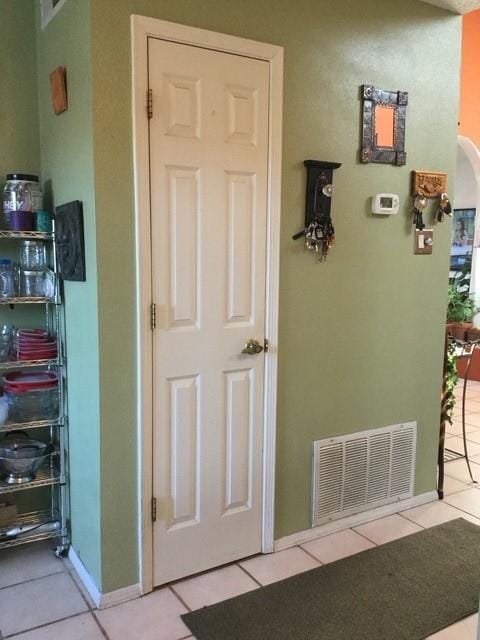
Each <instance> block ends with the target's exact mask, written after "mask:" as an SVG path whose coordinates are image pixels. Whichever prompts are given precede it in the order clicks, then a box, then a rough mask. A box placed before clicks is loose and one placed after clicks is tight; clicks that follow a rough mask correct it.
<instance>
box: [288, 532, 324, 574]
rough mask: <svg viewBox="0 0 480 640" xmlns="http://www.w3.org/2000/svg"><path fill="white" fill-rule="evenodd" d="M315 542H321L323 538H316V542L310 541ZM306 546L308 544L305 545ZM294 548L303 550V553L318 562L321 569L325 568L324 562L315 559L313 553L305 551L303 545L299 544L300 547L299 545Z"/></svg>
mask: <svg viewBox="0 0 480 640" xmlns="http://www.w3.org/2000/svg"><path fill="white" fill-rule="evenodd" d="M315 540H321V538H314V540H309V542H314V541H315ZM304 544H306V543H304ZM294 548H297V549H301V550H302V551H303V553H306V554H307V556H310V558H313V560H315V562H318V564H319V566H320V567H323V562H322V561H321V560H320V559H319V558H317V557H315V556H314V555H313V553H310V551H308V550H307V549H305V548H304V547H302V545H301V544H298V545H297V546H296V547H294Z"/></svg>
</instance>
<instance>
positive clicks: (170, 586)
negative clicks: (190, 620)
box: [167, 584, 193, 638]
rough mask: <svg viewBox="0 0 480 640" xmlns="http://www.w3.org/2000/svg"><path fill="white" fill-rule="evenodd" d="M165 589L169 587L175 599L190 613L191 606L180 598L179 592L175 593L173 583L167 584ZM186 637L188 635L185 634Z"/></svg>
mask: <svg viewBox="0 0 480 640" xmlns="http://www.w3.org/2000/svg"><path fill="white" fill-rule="evenodd" d="M167 589H170V591H171V592H172V593H173V595H174V596H175V597H176V598H177V600H178V601H179V602H180V603H181V604H182V605H183V606H184V607H185V609H186V610H187V611H189V612H190V613H192V611H193V609H191V608H190V607H189V606H188V604H187V603H186V602H185V600H184V599H183V598H182V596H181V595H180V594H179V593H177V592H176V591H175V587H174V585H171V584H169V585H168V586H167ZM187 638H188V636H187Z"/></svg>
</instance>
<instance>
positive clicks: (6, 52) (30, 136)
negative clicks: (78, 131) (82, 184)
mask: <svg viewBox="0 0 480 640" xmlns="http://www.w3.org/2000/svg"><path fill="white" fill-rule="evenodd" d="M33 3H34V0H0V189H3V185H4V178H5V174H6V173H7V172H12V171H29V172H31V173H37V174H38V173H39V171H40V144H39V133H38V105H37V68H36V64H37V58H36V51H35V47H34V46H32V44H33V43H34V42H35V14H34V11H33Z"/></svg>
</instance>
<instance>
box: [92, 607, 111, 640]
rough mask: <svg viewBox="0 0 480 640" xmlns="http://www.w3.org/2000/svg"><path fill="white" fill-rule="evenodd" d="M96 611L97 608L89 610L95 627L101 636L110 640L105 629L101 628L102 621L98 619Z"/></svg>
mask: <svg viewBox="0 0 480 640" xmlns="http://www.w3.org/2000/svg"><path fill="white" fill-rule="evenodd" d="M97 611H98V609H92V610H91V614H92V618H93V619H94V620H95V622H96V623H97V627H98V628H99V629H100V633H101V634H102V636H103V637H104V638H106V640H110V637H109V635H108V633H107V632H106V631H105V629H104V628H103V625H102V623H101V622H100V620H99V619H98V616H97Z"/></svg>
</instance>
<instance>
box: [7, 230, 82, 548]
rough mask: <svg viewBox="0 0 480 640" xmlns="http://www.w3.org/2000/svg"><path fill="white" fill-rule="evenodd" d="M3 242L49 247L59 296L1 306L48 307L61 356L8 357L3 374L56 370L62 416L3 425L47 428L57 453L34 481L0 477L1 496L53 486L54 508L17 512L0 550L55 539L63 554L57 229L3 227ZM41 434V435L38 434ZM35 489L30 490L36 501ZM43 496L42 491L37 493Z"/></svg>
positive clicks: (64, 432)
mask: <svg viewBox="0 0 480 640" xmlns="http://www.w3.org/2000/svg"><path fill="white" fill-rule="evenodd" d="M2 240H14V241H20V240H42V241H44V242H46V243H47V244H48V245H49V247H50V256H51V263H52V268H53V269H52V270H53V272H54V274H55V294H54V296H53V297H52V298H42V297H38V298H25V297H12V298H0V317H1V313H2V311H1V305H4V306H5V305H10V307H11V308H14V306H15V305H17V304H21V305H24V304H34V305H44V307H45V328H46V329H47V330H48V332H49V334H50V335H55V336H56V337H57V353H58V357H57V358H53V359H45V360H25V361H22V360H10V361H7V362H0V377H1V376H2V375H4V374H5V373H6V372H8V371H22V370H24V369H27V370H28V369H38V368H41V369H44V370H52V369H53V370H55V371H57V372H58V378H59V407H60V413H59V416H58V417H57V418H55V419H52V418H51V417H50V418H49V419H45V420H34V421H25V422H6V423H4V424H2V425H0V439H1V438H2V437H3V434H6V433H8V432H9V431H14V430H21V431H32V430H44V431H48V434H49V439H50V441H52V442H54V443H55V447H56V451H55V452H54V453H53V454H51V455H50V456H49V457H48V458H47V460H46V462H45V464H44V465H42V467H41V468H40V469H39V470H38V471H37V473H36V475H35V478H34V479H33V480H32V481H30V482H25V483H21V484H7V483H6V482H5V481H4V479H2V478H1V477H0V497H1V496H2V495H3V494H16V493H17V492H26V491H33V490H35V489H38V488H40V487H46V488H47V489H49V503H50V507H49V508H45V502H42V508H40V509H37V510H36V511H31V512H30V513H23V514H19V515H18V517H17V519H16V520H15V521H14V522H9V523H8V524H2V525H0V549H5V548H9V547H14V546H17V545H20V544H27V543H29V542H37V541H39V540H55V543H56V554H57V555H62V554H63V553H64V552H65V551H66V550H67V549H68V546H69V534H68V528H67V506H68V493H67V491H68V487H67V482H66V478H67V473H68V471H67V453H66V452H67V432H68V430H67V418H66V414H65V393H64V388H65V375H66V373H65V372H66V367H65V364H66V358H65V353H64V339H63V336H64V317H63V309H62V307H61V296H60V285H59V278H58V265H57V256H56V251H55V228H53V230H52V233H43V232H37V231H7V230H0V246H1V242H2ZM40 437H41V436H40ZM35 495H36V494H35V492H34V493H32V496H33V499H32V501H33V502H34V501H35V497H34V496H35ZM38 495H40V496H43V499H44V495H43V492H38Z"/></svg>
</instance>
